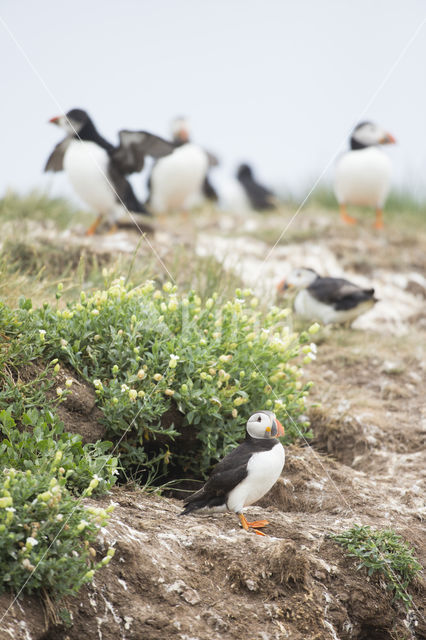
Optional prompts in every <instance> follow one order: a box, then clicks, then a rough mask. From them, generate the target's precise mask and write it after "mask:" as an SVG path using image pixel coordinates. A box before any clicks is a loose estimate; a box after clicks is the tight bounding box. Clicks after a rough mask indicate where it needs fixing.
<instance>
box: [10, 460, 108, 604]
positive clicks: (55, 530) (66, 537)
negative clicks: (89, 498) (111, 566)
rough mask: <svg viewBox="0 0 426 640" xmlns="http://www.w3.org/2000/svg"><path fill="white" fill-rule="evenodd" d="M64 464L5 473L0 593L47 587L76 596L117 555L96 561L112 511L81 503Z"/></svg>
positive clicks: (91, 486)
mask: <svg viewBox="0 0 426 640" xmlns="http://www.w3.org/2000/svg"><path fill="white" fill-rule="evenodd" d="M58 464H59V460H56V459H55V460H53V461H52V463H51V467H50V469H49V470H46V471H45V472H40V470H37V473H32V472H31V471H30V470H28V471H25V472H24V471H17V470H15V469H5V470H4V471H3V472H2V473H1V474H0V540H1V545H0V593H2V592H4V591H6V590H13V591H15V592H19V591H21V590H24V591H26V592H32V591H34V590H36V589H40V588H43V589H45V590H46V591H47V592H48V593H49V594H50V595H52V596H54V597H57V598H60V597H62V596H65V595H68V594H75V593H77V592H78V590H79V589H80V587H81V586H82V585H83V584H84V583H85V582H89V581H90V580H91V579H92V578H93V575H94V573H95V571H97V570H98V569H100V568H101V567H102V566H104V565H106V564H108V562H109V561H110V559H111V558H112V556H113V555H114V549H110V550H108V553H107V555H106V556H105V557H104V558H103V559H102V560H100V561H96V552H95V550H94V549H93V547H91V544H92V543H93V542H94V540H95V538H96V535H97V533H98V531H99V529H100V528H101V527H102V526H103V525H104V524H105V523H106V521H107V518H108V514H107V512H108V511H110V509H109V508H108V509H107V510H105V509H100V508H94V507H84V506H83V505H82V504H80V503H79V502H77V501H76V500H75V499H74V498H73V497H72V495H71V494H70V493H69V491H68V490H67V488H66V476H67V474H69V471H68V472H66V473H64V472H63V470H62V469H61V468H58ZM96 482H97V479H96V478H94V479H92V481H91V482H90V484H89V486H88V487H87V489H86V491H85V495H90V494H91V492H92V490H93V489H94V488H95V486H96Z"/></svg>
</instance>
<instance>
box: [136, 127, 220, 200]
mask: <svg viewBox="0 0 426 640" xmlns="http://www.w3.org/2000/svg"><path fill="white" fill-rule="evenodd" d="M171 133H172V137H173V149H174V151H173V153H172V154H171V155H168V156H167V157H166V158H162V159H161V160H158V162H156V163H155V164H154V166H153V168H152V171H151V175H150V177H149V181H148V190H149V196H148V200H147V203H146V204H147V205H148V206H149V208H150V209H151V210H152V211H153V212H154V213H167V212H169V211H174V210H179V209H184V210H188V209H190V208H192V207H194V206H197V205H198V204H200V203H201V202H202V201H203V200H204V198H208V199H209V200H213V201H216V200H217V194H216V192H215V190H214V188H213V187H212V185H211V184H210V182H209V179H208V171H209V169H210V168H211V167H213V166H216V165H217V164H218V160H217V158H215V156H213V155H212V154H211V153H209V152H208V151H205V150H204V149H203V148H202V147H200V146H199V145H197V144H195V143H193V142H191V141H190V136H189V127H188V123H187V121H186V119H185V118H176V119H175V120H173V122H172V126H171Z"/></svg>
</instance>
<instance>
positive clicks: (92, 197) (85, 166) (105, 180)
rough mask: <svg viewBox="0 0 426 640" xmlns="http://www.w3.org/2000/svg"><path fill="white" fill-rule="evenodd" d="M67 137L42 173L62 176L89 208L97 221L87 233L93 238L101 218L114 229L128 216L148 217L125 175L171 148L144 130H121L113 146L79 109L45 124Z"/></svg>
mask: <svg viewBox="0 0 426 640" xmlns="http://www.w3.org/2000/svg"><path fill="white" fill-rule="evenodd" d="M49 122H51V123H52V124H55V125H57V126H59V127H61V128H62V129H64V130H65V132H66V137H65V138H64V140H62V141H61V142H59V143H58V144H57V145H56V147H55V148H54V150H53V151H52V153H51V154H50V156H49V158H48V160H47V163H46V166H45V168H44V170H45V171H65V172H66V174H67V176H68V178H69V180H70V182H71V184H72V186H73V187H74V190H75V192H76V193H77V195H78V196H79V197H80V198H81V199H82V200H83V201H84V202H86V204H88V205H89V206H90V207H92V208H93V209H94V210H95V211H96V212H97V213H98V218H97V220H96V221H95V222H94V223H93V225H92V226H91V227H90V228H89V229H88V230H87V235H92V234H93V233H94V232H95V231H96V229H97V227H98V226H99V224H100V222H101V221H102V219H103V218H106V219H107V220H108V222H109V224H110V226H111V227H112V228H114V225H115V223H116V222H117V220H118V219H119V218H120V217H121V216H122V215H123V213H125V212H126V211H132V212H134V213H144V214H147V213H148V211H147V210H146V209H145V207H144V206H143V204H142V203H141V202H139V200H138V199H137V197H136V196H135V194H134V192H133V189H132V186H131V184H130V182H129V181H128V180H127V179H126V176H127V175H130V174H131V173H134V172H138V171H141V170H142V168H143V165H144V161H145V156H146V155H149V156H152V157H153V158H162V157H163V156H166V155H168V154H169V153H171V152H172V151H173V150H174V145H173V144H172V143H170V142H167V141H166V140H163V139H162V138H160V137H158V136H156V135H153V134H152V133H147V132H146V131H127V130H121V131H119V134H118V135H119V139H120V144H119V146H117V147H114V145H112V144H111V143H109V142H108V141H107V140H105V138H103V137H102V136H101V135H100V133H99V132H98V131H97V129H96V127H95V125H94V124H93V121H92V120H91V118H90V116H89V115H88V113H87V112H86V111H84V110H83V109H71V111H68V113H67V114H65V115H62V116H57V117H55V118H51V119H50V120H49Z"/></svg>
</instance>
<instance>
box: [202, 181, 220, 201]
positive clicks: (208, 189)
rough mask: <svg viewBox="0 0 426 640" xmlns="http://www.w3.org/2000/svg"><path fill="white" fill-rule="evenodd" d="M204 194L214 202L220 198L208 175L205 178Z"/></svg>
mask: <svg viewBox="0 0 426 640" xmlns="http://www.w3.org/2000/svg"><path fill="white" fill-rule="evenodd" d="M203 194H204V196H205V197H206V198H207V199H208V200H211V201H212V202H217V201H218V200H219V198H218V195H217V193H216V189H215V188H214V187H213V185H212V183H211V182H210V180H209V177H208V176H206V177H205V178H204V182H203Z"/></svg>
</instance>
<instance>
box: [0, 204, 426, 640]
mask: <svg viewBox="0 0 426 640" xmlns="http://www.w3.org/2000/svg"><path fill="white" fill-rule="evenodd" d="M259 221H262V219H261V218H259V216H258V217H250V218H249V219H246V220H234V221H233V222H232V221H231V222H229V219H227V218H225V217H223V218H220V219H219V220H218V221H216V222H215V224H214V225H213V226H211V225H210V222H209V221H208V220H207V219H206V220H204V219H203V218H199V220H198V222H197V224H198V230H197V231H194V230H193V229H192V230H191V231H188V233H187V234H185V227H184V226H182V227H180V231H179V234H178V233H177V232H176V231H170V230H169V229H164V230H160V231H159V232H158V233H157V234H156V235H155V236H154V237H153V238H152V239H151V240H150V242H152V243H153V244H154V246H155V248H156V250H157V251H158V253H159V255H160V256H163V257H164V256H165V255H167V251H168V248H169V247H170V243H171V242H175V243H178V242H183V241H184V242H185V243H186V244H192V246H193V248H194V251H196V252H197V253H199V254H203V255H211V254H212V253H213V254H214V255H216V256H217V257H219V258H220V259H221V260H222V261H224V262H225V263H226V264H227V268H228V269H230V270H238V272H239V275H240V276H241V277H243V279H244V280H245V282H247V284H250V285H253V286H256V287H258V288H259V287H260V284H259V282H261V283H262V286H263V292H264V295H265V296H268V295H269V296H271V297H272V296H273V292H274V285H275V284H276V282H277V280H278V279H281V278H282V277H284V276H285V274H286V272H288V270H289V269H290V268H291V267H293V266H311V267H313V268H316V269H317V270H318V271H320V272H321V273H323V274H327V275H341V274H343V273H344V274H345V275H346V277H349V278H351V279H354V280H355V281H356V282H358V283H360V284H364V283H369V282H370V283H373V286H375V287H376V291H377V294H378V297H379V298H380V302H379V303H378V304H377V305H376V307H375V309H373V310H372V311H371V312H369V313H368V314H366V315H365V316H364V317H363V318H360V319H359V320H358V321H357V324H356V327H355V328H354V329H352V330H344V329H334V328H326V329H325V330H322V331H321V333H320V334H319V336H318V354H317V360H316V361H315V362H313V363H311V364H310V365H309V366H307V367H306V372H305V374H306V376H307V378H309V379H312V380H313V381H314V382H315V385H314V387H313V389H312V392H311V398H310V402H309V403H308V406H307V412H308V413H309V415H310V419H311V421H312V425H313V431H314V439H313V441H312V442H310V443H309V444H308V443H306V442H303V441H301V442H300V443H299V444H298V445H297V446H296V445H292V446H290V447H288V448H287V451H286V455H287V459H286V465H285V468H284V471H283V475H282V478H281V479H280V480H279V482H277V484H276V485H275V487H273V489H272V490H271V491H270V493H269V494H268V495H267V496H265V497H264V498H263V499H262V501H261V502H260V503H259V504H258V505H256V506H254V507H251V508H250V509H249V510H248V515H249V517H250V518H252V519H263V518H267V519H268V520H269V521H270V525H269V526H268V527H267V528H266V529H265V531H266V532H267V533H268V537H260V536H256V535H254V534H253V533H250V534H247V533H246V532H245V531H243V530H241V529H240V527H239V523H238V519H237V518H236V516H234V515H232V514H223V515H215V516H206V515H195V516H194V515H191V516H186V517H182V518H181V517H179V512H180V510H181V502H180V501H179V500H177V499H175V498H173V497H165V496H160V495H158V494H157V493H147V492H143V491H141V490H140V489H137V488H135V487H119V488H115V489H114V490H113V491H112V492H111V494H110V495H108V496H105V497H103V498H102V499H101V500H99V501H97V502H98V503H99V502H101V503H102V504H103V505H108V504H110V502H114V503H115V505H116V508H115V510H114V512H113V514H112V516H111V518H110V522H109V524H108V526H107V527H106V528H105V529H104V530H103V531H102V535H101V536H100V537H99V539H98V552H99V556H100V557H101V556H102V553H103V551H105V549H106V548H107V547H108V546H110V545H111V544H113V545H114V546H115V547H116V554H115V556H114V558H113V561H112V562H111V563H110V564H109V565H108V566H107V567H106V568H105V569H102V570H101V571H99V572H98V573H97V574H96V576H95V580H94V582H93V583H92V584H91V585H90V586H87V587H86V588H84V589H83V590H82V591H81V592H80V594H79V596H78V597H76V598H67V599H66V600H65V601H63V602H61V603H59V604H56V603H52V602H51V601H50V600H49V599H48V598H46V597H44V598H40V597H38V596H35V595H34V596H25V597H23V598H20V599H18V600H14V599H13V598H12V597H10V596H7V595H3V596H2V597H1V598H0V618H1V622H0V640H81V639H82V638H87V639H88V640H95V639H96V640H98V639H99V640H117V639H120V640H169V639H175V638H176V639H177V640H222V639H226V640H227V639H229V640H233V639H237V638H238V640H240V639H241V638H245V639H246V640H281V639H284V638H289V639H291V640H308V639H309V640H311V639H312V640H420V639H421V638H426V622H425V615H424V614H425V583H424V576H423V575H420V576H419V577H418V578H417V579H416V580H415V581H414V582H413V583H412V585H411V586H410V587H409V593H410V595H411V596H412V598H413V606H412V609H410V611H406V610H405V608H404V607H403V606H402V604H401V603H400V602H399V601H392V594H391V593H390V592H389V591H388V590H386V585H385V583H384V581H383V579H382V578H381V577H380V576H378V575H373V576H372V577H368V576H367V572H366V570H365V569H364V568H361V569H359V570H358V569H357V566H358V562H357V561H356V560H354V559H352V558H350V557H348V556H347V555H345V553H344V551H343V548H342V547H341V546H339V545H338V544H337V543H336V542H334V541H333V540H332V539H330V538H329V534H330V533H338V532H341V531H343V530H345V529H347V528H349V527H350V526H352V525H353V524H355V523H357V524H368V525H371V526H372V527H376V528H388V527H391V528H392V529H394V530H395V531H396V532H397V533H399V534H400V535H402V536H403V537H404V538H405V539H406V540H407V541H408V542H409V543H410V544H411V545H412V546H413V548H414V551H415V554H416V557H417V558H418V560H419V561H420V562H421V563H422V565H423V566H424V565H425V560H426V544H425V539H424V518H425V515H426V509H425V501H424V496H425V469H426V465H425V462H426V460H425V446H424V444H425V442H424V440H425V431H426V429H425V427H426V415H425V408H424V382H423V380H424V366H425V365H424V363H425V344H426V340H425V337H426V323H425V317H426V316H425V295H426V288H425V285H426V282H425V279H424V275H425V273H426V257H425V253H426V252H425V237H424V235H423V236H422V234H419V233H416V230H413V231H412V232H411V233H408V231H404V233H403V232H401V231H400V230H399V229H397V228H390V229H389V230H386V231H385V233H384V234H381V235H378V234H377V233H376V234H374V233H373V232H372V231H370V229H368V228H367V227H366V226H364V227H362V226H360V227H359V228H355V229H352V228H351V229H344V228H341V227H339V226H335V225H334V224H333V221H332V219H331V218H330V216H327V215H325V214H321V215H319V214H318V215H311V216H309V215H308V216H305V217H304V218H303V221H301V223H300V234H301V235H300V236H299V237H293V238H292V239H291V240H290V241H289V244H285V245H283V244H279V245H278V246H277V247H276V249H275V250H274V251H273V253H272V254H271V255H270V257H269V258H268V260H267V262H266V263H264V260H265V258H266V257H267V256H268V254H269V251H270V249H271V247H272V245H273V241H271V240H268V238H267V237H266V236H265V233H266V231H268V225H269V226H270V227H271V229H276V228H279V229H281V228H282V227H283V226H285V224H286V221H285V220H284V221H283V223H282V225H278V221H277V220H276V219H273V218H271V217H268V218H267V219H265V222H263V221H262V223H261V222H259ZM274 225H275V226H274ZM261 232H262V233H261ZM50 233H51V234H52V237H53V230H49V231H48V233H47V235H46V229H45V233H44V236H43V242H46V240H48V236H49V234H50ZM276 235H277V234H276ZM261 236H262V237H261ZM40 237H41V235H40ZM67 238H68V240H67ZM62 240H63V244H64V246H65V247H66V246H67V242H68V246H69V247H71V248H72V250H74V249H75V247H76V246H77V247H79V246H80V247H81V246H82V245H85V249H86V250H90V251H93V252H95V253H100V254H102V255H104V256H106V257H105V260H107V257H108V252H110V251H112V250H114V251H116V252H117V251H124V252H127V251H129V252H131V251H132V250H133V249H134V247H135V246H136V245H137V243H138V237H137V235H136V234H133V233H132V232H131V231H121V232H120V233H119V234H117V236H116V238H115V240H114V237H113V236H100V237H99V238H96V239H95V240H91V239H90V240H89V239H86V238H81V237H80V236H79V235H78V234H74V235H73V234H71V233H69V232H68V234H65V235H63V236H62ZM32 241H33V242H37V233H35V234H34V233H33V234H32ZM70 250H71V249H70ZM232 260H233V261H234V262H232ZM259 269H260V271H261V273H262V274H263V278H259V276H258V274H259ZM256 274H257V275H256ZM75 388H76V389H77V390H78V391H77V393H76V394H73V398H72V401H71V399H69V400H67V401H66V403H64V405H63V408H62V411H63V414H62V416H61V417H62V419H63V420H64V422H65V424H67V425H68V426H69V428H70V429H71V430H73V431H81V432H82V433H84V438H85V440H86V441H90V440H95V439H96V438H99V437H100V436H101V433H102V430H101V427H100V424H99V421H98V420H99V415H98V413H97V409H96V407H95V397H94V395H93V392H92V390H91V389H90V388H88V387H87V385H85V384H84V383H83V382H82V381H79V382H78V384H76V386H75ZM67 403H71V404H67ZM312 403H314V404H316V405H319V406H314V407H311V406H310V405H311V404H312ZM1 612H3V613H1Z"/></svg>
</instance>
